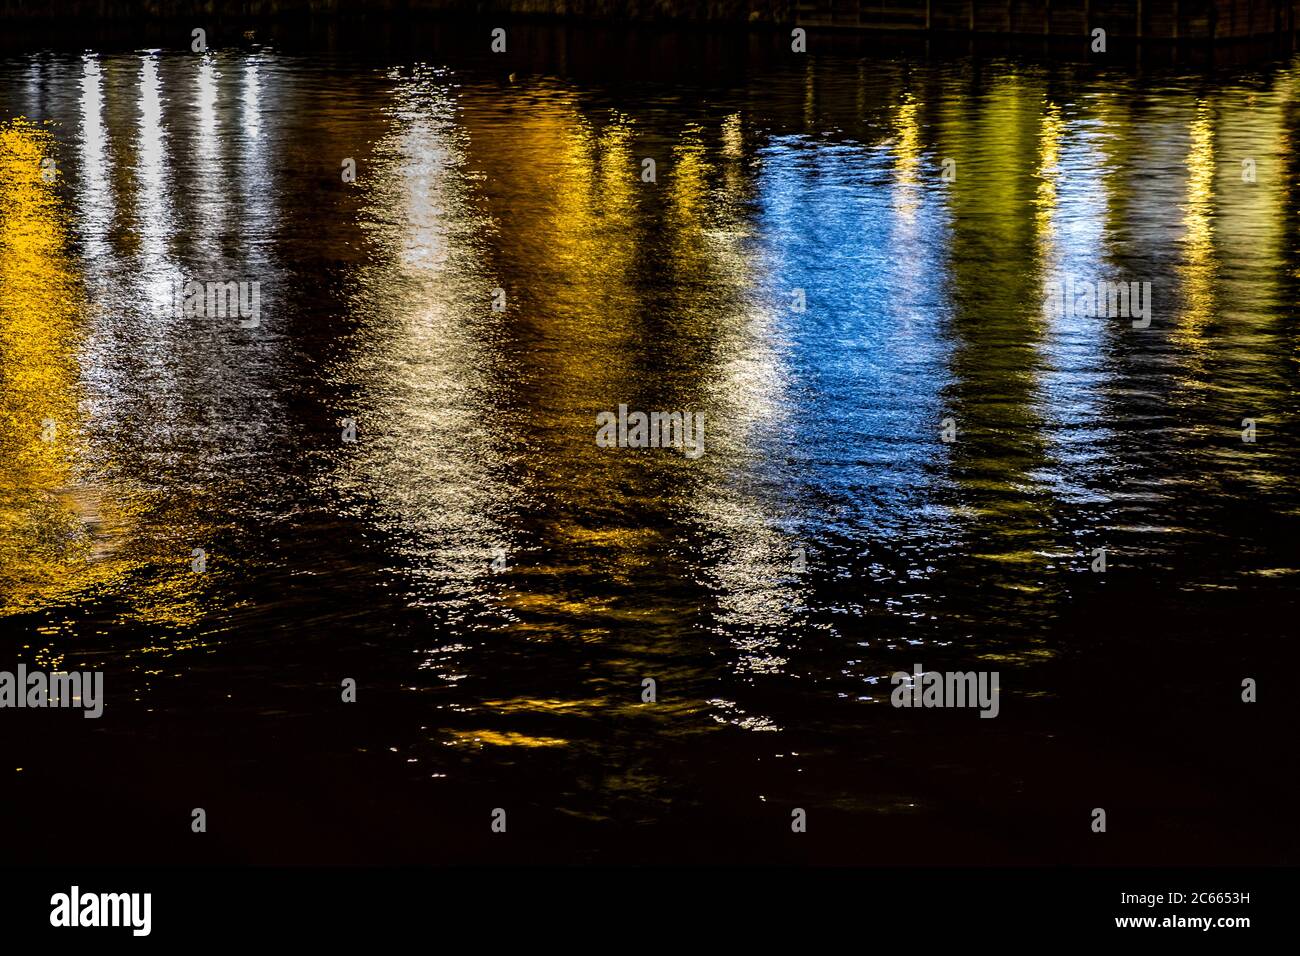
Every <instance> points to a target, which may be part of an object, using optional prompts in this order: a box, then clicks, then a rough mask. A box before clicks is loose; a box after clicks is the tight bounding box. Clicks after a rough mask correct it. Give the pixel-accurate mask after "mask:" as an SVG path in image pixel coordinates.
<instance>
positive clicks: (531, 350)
mask: <svg viewBox="0 0 1300 956" xmlns="http://www.w3.org/2000/svg"><path fill="white" fill-rule="evenodd" d="M480 32H481V33H482V35H481V36H480V35H479V33H475V32H472V31H471V32H467V33H457V34H455V36H454V38H453V40H447V39H446V38H444V40H443V42H441V43H437V44H430V45H429V47H427V48H423V47H421V48H416V47H415V46H414V45H413V44H394V46H393V47H389V48H385V47H384V46H383V45H382V44H380V45H373V44H372V45H368V46H366V47H365V48H359V47H348V46H347V45H346V44H344V43H341V42H336V43H334V44H332V45H329V46H328V47H326V46H320V45H311V44H300V45H296V46H295V45H294V44H293V43H291V42H277V41H276V40H274V39H272V38H263V37H260V36H258V35H256V34H254V35H253V36H251V37H243V36H241V35H233V36H231V37H227V38H220V39H222V40H223V42H217V40H218V39H219V38H217V37H214V38H213V40H212V46H211V49H210V50H209V52H206V53H195V52H192V51H191V50H190V48H189V36H188V33H186V34H185V35H184V36H183V37H181V38H178V39H175V41H174V42H172V43H171V45H170V46H168V45H166V44H161V45H160V48H158V49H138V48H135V47H133V46H132V45H130V44H112V45H105V46H103V47H102V48H95V49H90V50H82V49H48V50H47V49H43V48H40V47H33V48H32V49H33V50H40V52H30V51H29V52H15V51H12V50H10V51H7V52H6V54H5V56H4V58H3V59H0V423H2V427H0V607H2V610H0V669H4V670H13V669H14V668H15V666H16V665H17V664H19V663H23V664H26V665H27V666H28V667H29V668H43V669H45V670H59V669H68V670H99V671H102V672H103V673H104V687H105V703H104V715H103V716H102V717H101V718H100V719H98V720H85V719H82V717H81V715H80V714H79V713H76V712H66V711H41V710H6V711H0V721H3V733H0V811H3V813H4V815H5V818H6V819H7V820H9V821H10V823H11V826H10V827H9V828H8V830H9V831H10V832H9V834H8V836H7V837H6V840H5V841H4V843H5V850H3V851H0V854H3V855H5V856H10V855H12V856H13V857H14V859H15V861H19V860H21V861H45V862H54V861H66V860H68V859H78V860H81V859H87V858H90V859H96V860H105V861H117V862H127V861H191V860H193V861H248V862H434V863H436V862H452V861H457V862H464V861H481V862H492V861H506V860H516V861H518V860H524V861H534V862H583V861H600V862H611V863H619V862H639V861H650V862H653V861H705V862H752V861H820V862H835V863H926V862H948V863H998V862H1004V863H1022V862H1080V863H1106V862H1125V863H1129V862H1151V863H1171V862H1175V863H1182V862H1187V863H1192V862H1196V863H1223V862H1283V861H1288V860H1289V861H1290V862H1295V861H1296V851H1297V840H1296V830H1295V826H1294V817H1293V814H1294V806H1295V799H1296V796H1297V792H1298V790H1300V787H1297V776H1296V769H1295V767H1296V763H1295V760H1294V727H1295V723H1294V717H1295V713H1294V710H1293V709H1292V708H1291V705H1289V704H1287V703H1286V701H1287V698H1288V697H1293V696H1294V693H1293V692H1294V684H1295V673H1296V670H1295V667H1296V664H1297V654H1296V650H1295V633H1296V631H1295V621H1296V603H1297V602H1296V593H1297V592H1296V583H1297V575H1298V574H1300V571H1298V568H1300V559H1298V557H1297V555H1298V552H1300V549H1298V548H1297V544H1296V542H1297V534H1298V532H1300V512H1298V510H1297V490H1298V489H1297V478H1298V477H1300V462H1298V460H1297V455H1296V452H1297V448H1298V447H1300V439H1298V438H1297V430H1296V412H1297V407H1296V406H1297V386H1298V385H1300V374H1298V372H1300V367H1298V365H1297V362H1298V359H1300V353H1298V352H1297V344H1296V311H1295V308H1294V303H1295V301H1296V295H1297V284H1298V273H1297V267H1298V265H1300V255H1298V253H1297V250H1298V249H1300V187H1297V182H1300V179H1298V176H1300V61H1287V60H1266V61H1262V62H1258V63H1255V64H1253V65H1248V66H1238V67H1233V68H1231V69H1220V70H1217V71H1209V70H1196V71H1189V70H1181V69H1179V68H1177V67H1173V66H1166V67H1160V68H1151V67H1144V66H1142V65H1140V64H1137V63H1134V62H1132V61H1131V60H1124V59H1119V58H1117V60H1116V61H1115V62H1114V63H1111V62H1109V61H1096V60H1094V61H1091V62H1088V61H1086V60H1085V61H1084V62H1079V63H1076V64H1061V63H1057V64H1055V65H1051V64H1047V63H1043V62H1041V61H1039V62H1035V61H1033V60H1028V59H1023V58H1018V57H1011V56H1009V57H971V56H955V55H937V54H936V55H932V56H925V55H914V54H912V53H909V54H907V55H902V54H899V53H896V52H891V51H890V50H889V49H885V50H883V51H875V52H872V53H870V54H869V55H840V54H829V53H824V52H819V51H818V49H817V48H816V45H815V44H814V46H813V49H812V51H811V52H810V53H808V54H795V53H790V52H788V51H787V50H785V49H784V48H783V47H782V44H781V43H780V42H778V43H776V44H775V46H773V45H772V44H770V43H766V41H764V43H758V42H757V41H748V40H745V39H743V38H735V37H732V38H730V39H724V40H719V41H716V42H715V41H714V40H712V39H709V38H708V37H707V36H704V37H701V36H700V35H690V36H687V37H685V38H684V39H683V38H674V37H672V36H671V35H655V36H653V37H647V36H646V35H644V34H618V33H609V32H598V31H589V32H585V31H581V30H578V31H564V32H559V31H550V30H548V29H547V28H542V27H530V28H529V29H528V31H527V33H526V37H527V38H528V39H527V42H526V43H521V44H520V45H519V46H518V48H516V47H515V46H510V47H508V51H507V53H505V54H497V55H493V54H492V53H491V52H490V49H489V44H490V38H489V37H488V36H487V32H486V30H484V31H480ZM521 35H522V34H521ZM765 43H766V45H764V44H765ZM385 50H387V52H385ZM646 160H653V176H651V173H650V167H649V166H648V165H647V164H646V162H645V161H646ZM647 180H650V181H647ZM189 281H196V282H200V283H209V282H212V283H221V284H224V283H228V282H234V283H247V285H244V286H243V287H242V289H243V291H244V292H245V293H246V294H245V296H244V304H245V305H248V304H249V295H248V294H247V293H249V292H250V291H251V290H253V289H255V290H256V292H257V309H256V312H255V313H254V312H253V311H252V310H251V309H245V311H243V312H239V313H238V314H233V311H234V310H233V306H232V314H227V315H225V316H224V317H222V316H214V315H211V314H200V315H195V314H189V313H188V312H187V310H186V309H185V308H184V307H183V306H181V307H178V305H177V302H178V289H180V290H182V291H181V293H180V294H181V295H182V296H183V295H184V291H183V290H184V289H185V288H186V286H185V285H184V283H186V282H189ZM1097 282H1115V283H1120V282H1122V283H1124V284H1125V287H1126V289H1131V290H1132V291H1133V293H1134V296H1135V298H1134V300H1133V301H1132V302H1130V305H1131V306H1133V308H1132V310H1131V312H1132V313H1133V314H1132V315H1130V314H1129V313H1128V312H1122V311H1117V310H1116V309H1110V308H1108V304H1107V302H1106V297H1105V295H1103V296H1102V306H1101V307H1100V308H1098V309H1089V308H1086V307H1084V306H1079V304H1078V302H1077V301H1075V300H1074V298H1073V296H1072V295H1070V296H1069V301H1070V302H1071V303H1073V304H1074V306H1075V307H1073V308H1071V307H1066V308H1058V307H1054V304H1053V303H1054V302H1059V301H1061V300H1060V299H1056V300H1054V299H1053V298H1052V293H1053V290H1055V289H1058V288H1064V289H1066V290H1069V289H1071V288H1073V289H1074V290H1076V291H1077V290H1078V289H1081V288H1084V286H1083V285H1081V284H1082V283H1097ZM252 283H256V285H255V286H253V285H252ZM1071 283H1073V286H1071ZM1130 284H1131V285H1130ZM205 287H206V286H205ZM1068 294H1069V293H1068V292H1067V295H1068ZM1137 297H1141V301H1144V302H1145V305H1144V306H1143V309H1144V310H1145V312H1146V313H1147V314H1146V315H1145V317H1143V316H1141V315H1139V314H1138V310H1137V301H1138V298H1137ZM1085 306H1086V302H1085ZM1093 313H1100V314H1093ZM620 405H625V406H627V408H628V409H630V410H632V411H636V410H642V411H663V412H673V411H678V412H685V413H687V414H690V415H694V414H697V413H698V414H702V416H703V421H704V431H703V446H702V447H703V453H702V454H700V455H699V456H698V457H688V456H686V455H684V454H682V453H681V452H680V451H677V450H674V449H672V448H646V449H639V448H624V447H613V448H610V447H601V446H599V445H598V444H597V442H596V440H595V439H596V423H597V416H598V415H600V413H602V412H607V411H612V412H615V413H617V410H618V408H619V406H620ZM1247 420H1249V421H1247ZM1248 439H1253V440H1248ZM1103 563H1104V570H1102V567H1103ZM915 665H920V666H921V668H922V669H925V670H939V671H981V672H997V674H998V676H999V681H1000V693H999V709H998V715H997V717H996V718H994V719H982V718H981V717H980V714H979V711H978V710H974V709H951V708H950V709H901V708H896V707H894V706H891V692H892V691H893V685H892V684H891V681H890V676H891V674H893V673H894V672H896V671H908V672H911V671H912V670H913V668H914V666H915ZM1247 679H1251V680H1254V681H1256V682H1257V694H1258V700H1257V701H1256V702H1255V703H1245V702H1243V700H1242V693H1243V690H1242V687H1243V681H1245V680H1247ZM349 680H350V681H354V682H355V687H356V690H355V698H356V699H355V702H345V701H344V700H343V696H344V690H343V688H344V682H345V681H349ZM647 681H653V682H654V683H653V685H651V684H647V683H646V682H647ZM651 687H652V688H653V696H654V698H655V699H654V700H653V701H651V702H648V701H647V700H646V698H647V697H648V696H649V695H650V690H649V688H651ZM195 808H203V809H204V810H205V811H206V816H207V832H206V833H203V834H196V833H193V832H192V830H191V819H192V816H191V815H192V810H193V809H195ZM498 808H499V809H502V810H504V811H505V813H506V819H507V820H508V826H507V832H506V833H505V834H500V833H494V832H493V831H492V828H491V823H492V819H493V816H492V814H493V811H494V810H496V809H498ZM1096 808H1102V809H1105V811H1106V814H1107V821H1108V823H1107V832H1105V833H1096V832H1094V831H1093V827H1092V823H1093V811H1094V809H1096ZM797 809H802V810H804V811H805V813H806V818H807V821H808V822H807V832H806V833H796V832H792V826H791V822H792V814H793V813H794V811H795V810H797Z"/></svg>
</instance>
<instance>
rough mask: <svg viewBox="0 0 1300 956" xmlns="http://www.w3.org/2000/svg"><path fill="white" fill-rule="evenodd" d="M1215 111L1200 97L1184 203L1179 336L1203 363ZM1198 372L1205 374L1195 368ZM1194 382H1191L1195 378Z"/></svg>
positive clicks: (1209, 305) (1210, 282)
mask: <svg viewBox="0 0 1300 956" xmlns="http://www.w3.org/2000/svg"><path fill="white" fill-rule="evenodd" d="M1214 136H1215V133H1214V114H1213V111H1212V110H1211V108H1210V104H1209V103H1208V102H1207V101H1206V100H1205V98H1203V97H1202V98H1198V99H1197V101H1196V112H1195V115H1194V116H1193V118H1192V121H1191V123H1190V125H1189V127H1188V143H1187V171H1188V175H1187V197H1186V200H1185V202H1184V205H1183V229H1184V233H1183V264H1182V267H1181V274H1182V293H1183V302H1184V305H1183V310H1182V314H1181V315H1180V316H1179V321H1178V323H1177V325H1176V326H1175V327H1174V331H1173V338H1174V340H1175V341H1176V342H1178V344H1179V345H1181V346H1182V347H1183V348H1184V349H1186V354H1187V358H1188V361H1189V366H1190V367H1191V368H1193V369H1195V368H1199V366H1200V363H1201V362H1203V361H1204V358H1205V350H1206V344H1207V343H1206V339H1205V326H1206V324H1207V323H1208V322H1210V321H1211V319H1212V315H1213V310H1214V274H1215V268H1216V263H1215V256H1214V236H1213V218H1214V177H1215V163H1216V158H1215V147H1214ZM1194 378H1197V379H1199V375H1196V374H1195V373H1194ZM1189 383H1190V382H1189Z"/></svg>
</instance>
